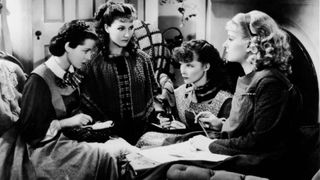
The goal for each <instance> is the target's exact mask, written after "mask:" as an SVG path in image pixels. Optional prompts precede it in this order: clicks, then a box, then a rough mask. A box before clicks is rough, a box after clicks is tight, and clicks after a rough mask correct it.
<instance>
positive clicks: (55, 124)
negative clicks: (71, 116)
mask: <svg viewBox="0 0 320 180" xmlns="http://www.w3.org/2000/svg"><path fill="white" fill-rule="evenodd" d="M60 130H61V125H60V122H59V121H58V120H53V121H52V122H51V123H50V126H49V129H48V131H47V133H46V136H45V137H44V138H43V140H42V141H41V142H45V141H49V140H51V139H53V138H54V137H55V136H56V135H57V134H58V132H59V131H60Z"/></svg>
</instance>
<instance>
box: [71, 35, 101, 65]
mask: <svg viewBox="0 0 320 180" xmlns="http://www.w3.org/2000/svg"><path fill="white" fill-rule="evenodd" d="M95 44H96V41H95V40H93V39H86V40H84V42H83V44H79V45H78V46H77V47H75V48H71V47H69V46H68V45H67V48H66V50H67V56H68V58H69V60H70V62H71V64H72V65H73V66H74V67H75V68H78V69H80V68H81V67H83V66H84V64H85V63H86V62H88V61H89V60H91V57H92V50H93V48H94V46H95Z"/></svg>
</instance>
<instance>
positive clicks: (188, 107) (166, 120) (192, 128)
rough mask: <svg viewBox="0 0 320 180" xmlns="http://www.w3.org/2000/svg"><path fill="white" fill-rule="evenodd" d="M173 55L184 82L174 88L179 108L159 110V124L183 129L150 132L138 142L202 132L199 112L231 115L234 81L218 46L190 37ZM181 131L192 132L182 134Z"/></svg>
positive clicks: (175, 138)
mask: <svg viewBox="0 0 320 180" xmlns="http://www.w3.org/2000/svg"><path fill="white" fill-rule="evenodd" d="M173 57H174V59H175V60H177V61H179V63H180V71H181V75H182V77H183V79H184V82H185V84H183V85H181V86H180V87H178V88H177V89H175V90H174V96H175V102H176V107H175V108H176V109H174V110H172V113H171V114H165V113H164V112H162V113H159V114H158V116H157V118H158V119H159V126H161V128H163V129H165V130H167V132H170V130H173V131H175V130H179V129H180V130H183V131H180V132H181V133H178V134H174V133H159V132H148V133H146V134H145V135H144V136H143V137H142V138H141V139H140V141H139V142H138V144H137V145H138V146H139V147H141V146H146V145H148V146H158V145H163V143H165V144H168V143H170V144H171V143H176V142H179V141H183V140H184V139H186V138H187V137H190V136H192V135H195V134H199V133H201V132H202V131H201V127H200V126H199V124H196V123H195V117H196V115H197V114H199V113H200V112H206V111H209V112H211V113H212V114H214V115H215V116H217V117H221V118H227V117H228V116H229V111H230V106H231V99H232V94H231V93H230V92H231V91H232V90H231V84H230V83H229V79H228V78H227V74H226V72H225V69H224V62H223V61H222V59H221V58H220V56H219V53H218V51H217V50H216V48H215V47H214V46H213V45H212V44H210V43H208V42H207V41H205V40H191V41H188V42H184V43H183V44H182V45H181V47H177V48H175V49H174V51H173ZM160 82H161V79H160ZM175 112H176V114H174V113H175ZM175 119H176V120H175ZM176 132H177V131H176ZM182 132H183V133H187V132H192V133H190V134H189V133H188V134H185V135H183V136H182ZM202 133H203V132H202ZM166 138H167V139H166Z"/></svg>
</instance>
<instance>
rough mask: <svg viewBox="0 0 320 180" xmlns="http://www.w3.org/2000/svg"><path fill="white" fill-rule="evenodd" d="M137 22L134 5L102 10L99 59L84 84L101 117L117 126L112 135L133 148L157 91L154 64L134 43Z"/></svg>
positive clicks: (110, 5)
mask: <svg viewBox="0 0 320 180" xmlns="http://www.w3.org/2000/svg"><path fill="white" fill-rule="evenodd" d="M135 18H136V12H135V9H134V7H133V6H132V5H131V4H126V3H113V2H107V3H105V4H103V5H102V6H100V8H99V9H98V11H97V13H96V16H95V20H96V26H95V29H96V33H97V34H98V36H99V40H100V43H99V44H98V50H97V55H96V57H95V58H94V59H93V60H92V61H91V62H89V63H88V65H87V67H86V69H85V70H84V71H85V72H86V77H87V78H86V79H85V82H84V84H83V89H84V91H85V92H86V94H87V95H88V96H89V97H90V99H91V100H92V101H93V102H94V103H95V104H96V105H97V107H98V108H99V109H100V110H101V111H100V112H102V114H103V115H101V117H103V118H104V120H112V121H113V122H114V127H113V132H112V133H113V134H115V135H118V136H120V137H122V138H124V139H125V140H127V141H128V142H130V143H131V144H135V143H136V141H137V140H138V138H139V137H140V136H141V135H142V134H143V133H144V131H145V130H146V128H147V119H148V117H149V115H150V114H151V112H152V111H153V93H154V87H156V83H155V79H154V72H153V65H152V62H151V60H150V58H149V56H148V55H147V54H146V53H144V52H143V51H141V50H139V49H137V46H136V44H135V41H134V39H133V32H134V29H133V28H134V26H133V21H134V20H135ZM92 115H93V116H94V113H92Z"/></svg>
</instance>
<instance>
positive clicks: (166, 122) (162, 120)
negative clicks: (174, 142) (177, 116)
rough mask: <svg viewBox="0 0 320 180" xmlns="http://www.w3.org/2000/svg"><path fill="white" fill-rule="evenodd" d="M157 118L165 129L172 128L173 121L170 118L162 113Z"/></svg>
mask: <svg viewBox="0 0 320 180" xmlns="http://www.w3.org/2000/svg"><path fill="white" fill-rule="evenodd" d="M157 118H158V119H159V122H160V126H161V127H162V128H164V129H169V128H170V126H171V122H170V119H169V118H167V117H163V116H161V113H159V114H158V115H157Z"/></svg>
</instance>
